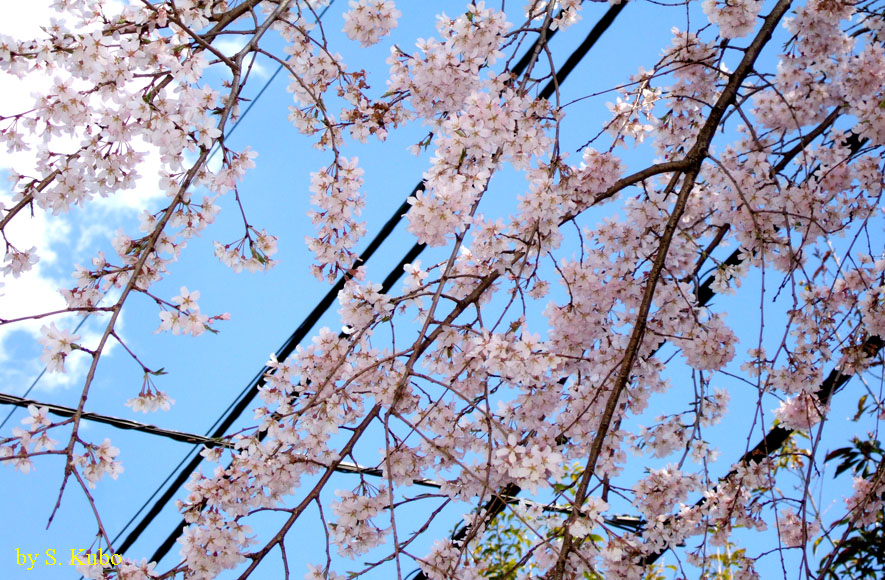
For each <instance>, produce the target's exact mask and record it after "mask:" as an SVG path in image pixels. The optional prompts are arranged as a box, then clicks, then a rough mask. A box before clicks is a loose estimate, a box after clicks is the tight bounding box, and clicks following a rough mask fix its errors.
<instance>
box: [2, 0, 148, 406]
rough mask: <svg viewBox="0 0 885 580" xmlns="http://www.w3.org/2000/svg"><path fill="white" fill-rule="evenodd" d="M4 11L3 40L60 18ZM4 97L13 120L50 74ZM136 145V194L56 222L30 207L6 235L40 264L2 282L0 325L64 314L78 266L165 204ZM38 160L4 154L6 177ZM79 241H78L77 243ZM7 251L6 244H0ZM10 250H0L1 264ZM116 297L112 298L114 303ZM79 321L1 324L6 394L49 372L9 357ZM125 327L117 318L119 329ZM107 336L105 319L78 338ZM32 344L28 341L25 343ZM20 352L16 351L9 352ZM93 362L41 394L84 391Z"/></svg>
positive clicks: (74, 363) (80, 360)
mask: <svg viewBox="0 0 885 580" xmlns="http://www.w3.org/2000/svg"><path fill="white" fill-rule="evenodd" d="M8 4H9V5H8V6H4V11H3V18H2V19H0V34H4V35H9V36H12V37H15V38H22V39H24V38H39V37H41V36H43V35H44V33H43V32H42V30H41V29H40V26H43V25H46V24H48V23H49V22H50V18H51V17H52V16H56V14H55V13H54V11H52V10H51V9H50V2H49V0H31V1H30V2H18V3H8ZM121 7H122V3H119V2H111V3H108V4H107V5H106V8H109V12H111V13H112V12H114V11H115V10H118V9H119V8H121ZM0 83H2V86H3V91H2V92H0V114H2V115H8V114H14V113H20V112H23V111H27V110H29V109H30V108H32V106H33V102H34V96H33V95H35V94H40V93H42V92H44V91H45V90H46V89H47V88H48V87H49V86H50V85H51V83H52V80H51V78H50V77H49V76H48V75H46V74H29V75H27V76H26V77H25V78H22V79H19V78H16V77H11V76H8V75H2V74H0ZM133 145H134V146H135V147H136V148H138V149H140V150H142V151H145V152H147V153H148V155H147V157H146V159H145V162H144V163H143V164H142V165H141V166H140V167H139V174H140V175H141V178H140V179H139V180H138V182H137V185H136V187H135V188H134V189H132V190H127V191H122V192H120V193H118V194H117V195H115V196H109V197H107V198H101V197H96V198H95V199H94V200H93V201H91V202H89V203H87V206H86V207H85V208H82V209H80V210H75V211H71V212H70V213H68V214H64V215H51V214H48V213H46V212H44V211H43V210H41V209H39V208H34V211H33V215H32V214H31V212H30V211H29V208H26V209H25V210H24V211H22V212H20V213H19V214H18V215H17V216H16V217H15V218H14V219H13V220H12V221H11V222H10V224H8V226H7V227H6V229H5V234H6V236H7V238H8V239H9V241H10V242H11V243H12V244H14V245H15V246H16V247H17V248H19V249H21V250H27V249H29V248H31V247H36V248H37V255H38V256H39V257H40V261H39V262H38V263H37V264H35V265H34V267H33V268H32V269H31V270H30V271H28V272H25V273H23V274H22V275H21V276H20V277H19V278H13V277H11V276H9V277H4V278H3V279H2V280H0V281H2V282H3V286H2V287H0V318H3V319H7V320H8V319H17V318H22V317H27V316H33V315H35V314H39V313H44V312H51V311H54V310H61V309H64V308H65V306H66V305H65V301H64V299H63V297H62V296H61V294H60V293H59V292H58V288H70V287H71V286H72V285H73V280H72V279H71V277H70V273H71V271H72V270H73V266H74V264H76V263H82V264H88V263H89V261H90V259H91V257H92V256H94V255H95V253H96V251H97V249H98V248H99V247H102V246H104V247H106V246H107V245H108V240H110V238H111V237H113V235H114V230H115V229H116V228H117V227H118V225H117V224H119V223H120V221H121V219H126V218H129V217H132V216H134V215H135V214H136V213H137V212H140V211H142V210H144V209H148V208H151V207H153V206H155V205H159V204H157V203H156V202H157V200H158V199H159V198H162V197H163V193H162V192H161V191H160V189H159V187H158V181H159V169H160V159H159V155H157V154H156V152H154V151H152V150H151V148H150V147H149V146H148V145H146V144H144V143H143V142H136V143H133ZM52 147H53V150H54V151H73V150H75V149H76V147H77V140H75V139H73V138H64V139H59V138H56V139H53V142H52ZM34 167H35V156H34V153H33V152H32V151H19V152H15V153H9V152H6V151H3V154H2V155H0V175H2V174H3V173H5V171H7V170H15V171H18V172H22V173H30V172H33V170H34ZM5 185H6V183H5V182H0V202H2V203H4V204H5V205H6V206H7V207H9V206H10V205H11V203H10V201H11V192H10V191H9V190H8V188H7V187H4V186H5ZM75 237H76V238H77V239H74V238H75ZM0 244H2V240H0ZM3 253H4V248H3V247H2V246H0V260H2V256H3ZM110 299H112V297H108V299H107V300H108V301H110ZM80 319H81V315H78V314H73V313H67V314H61V315H57V316H53V317H50V318H42V319H29V320H23V321H21V322H16V323H13V324H3V325H0V383H2V384H3V387H2V389H3V390H5V391H8V392H16V393H21V392H23V391H24V390H25V389H26V388H27V386H28V385H30V383H31V381H32V380H33V379H34V378H35V377H36V376H37V375H38V374H39V372H40V370H41V369H42V368H43V364H42V362H40V361H39V358H38V357H39V355H37V357H34V358H31V359H30V360H15V361H14V364H10V363H12V362H13V361H11V360H10V354H9V353H10V352H11V351H13V350H15V351H16V352H29V353H32V352H39V351H40V350H41V347H40V346H39V345H35V344H34V343H35V341H36V340H37V339H38V338H39V337H40V328H41V327H42V326H43V325H47V324H50V323H51V322H55V324H56V325H57V326H58V327H59V328H62V327H64V328H67V329H69V330H73V328H74V327H75V326H76V325H77V324H78V322H79V321H80ZM120 324H121V320H120V319H118V327H119V325H120ZM103 329H104V323H103V321H102V320H101V319H100V317H97V316H92V317H90V319H89V320H88V321H87V322H86V324H85V325H84V326H83V328H82V329H81V330H80V331H79V334H80V335H81V337H82V340H81V344H83V345H84V346H86V347H92V346H95V345H96V344H97V342H98V339H99V337H100V336H101V333H102V331H103ZM24 341H27V342H24ZM11 345H15V346H16V348H15V349H13V348H11ZM115 346H116V344H115V343H114V342H113V341H111V342H109V343H108V345H107V347H106V349H105V355H109V354H110V353H111V351H112V350H114V347H115ZM90 361H91V357H90V356H88V355H86V354H85V353H82V352H76V353H72V355H70V356H69V357H68V360H67V362H66V367H67V368H68V372H67V373H66V374H50V373H47V374H45V375H44V376H43V378H42V379H41V380H40V384H39V388H40V389H44V390H45V389H54V388H59V387H67V386H70V385H76V384H81V383H82V380H83V378H84V376H85V373H86V370H87V369H88V368H89V363H90Z"/></svg>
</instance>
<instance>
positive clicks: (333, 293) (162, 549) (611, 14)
mask: <svg viewBox="0 0 885 580" xmlns="http://www.w3.org/2000/svg"><path fill="white" fill-rule="evenodd" d="M625 5H626V1H625V2H623V3H622V4H620V5H618V6H613V7H611V8H610V9H609V10H608V11H607V12H606V14H605V15H604V16H603V17H602V19H601V20H600V21H599V22H598V23H597V24H596V25H595V26H594V27H593V28H592V29H591V31H590V33H589V34H588V36H587V38H586V39H585V40H584V42H582V43H581V45H580V46H579V47H578V48H577V49H576V50H575V51H574V52H573V53H572V55H571V56H569V58H568V59H567V60H566V64H565V65H564V66H563V67H562V68H561V69H560V70H559V71H557V72H556V74H555V75H554V78H553V79H552V80H551V81H550V82H549V83H547V85H546V86H545V87H544V88H543V89H542V90H541V92H540V94H539V95H540V97H541V98H548V97H549V96H550V95H552V94H553V93H554V92H555V90H556V87H557V86H558V85H559V84H561V83H562V82H564V81H565V79H566V78H567V77H568V75H569V74H570V73H571V71H572V70H573V69H574V67H575V66H576V65H577V63H578V62H579V61H580V60H581V58H583V56H584V55H586V53H587V52H588V51H589V50H590V48H591V47H592V46H593V45H594V44H595V43H596V41H597V40H598V39H599V37H601V35H602V33H603V32H605V30H606V29H607V28H608V27H609V26H610V24H611V22H612V21H613V20H614V18H615V17H616V16H617V15H618V14H619V13H620V12H621V10H622V9H623V8H624V6H625ZM557 30H558V28H556V29H553V30H550V29H548V30H547V34H546V40H545V42H546V41H549V40H550V39H551V38H552V37H553V36H554V35H555V34H556V32H557ZM540 43H541V38H540V37H539V38H538V39H537V40H536V41H535V42H534V43H533V44H532V46H531V47H530V48H529V49H528V51H527V52H526V53H525V54H524V55H523V56H522V58H520V60H519V61H518V62H517V63H516V65H514V67H513V69H512V72H513V73H514V74H515V75H519V74H521V73H522V72H523V71H524V70H525V68H526V67H527V66H528V64H529V62H531V59H532V56H533V55H534V53H535V50H536V48H537V47H538V46H539V44H540ZM423 190H424V183H423V182H420V183H418V184H417V185H416V186H415V188H414V189H413V190H412V193H411V194H409V196H408V197H412V196H414V195H415V194H416V193H417V192H419V191H423ZM408 197H407V199H406V200H405V201H404V202H403V203H402V205H400V207H399V208H397V211H396V212H395V213H394V215H393V216H391V218H390V219H389V220H388V222H387V223H386V224H385V226H384V228H382V231H381V232H379V235H378V236H376V238H375V239H374V240H372V243H371V244H370V245H369V247H368V248H367V250H366V252H363V253H362V254H361V258H362V259H361V260H360V261H359V262H360V263H362V262H365V261H366V260H368V258H369V257H370V256H371V254H372V253H374V251H375V250H376V249H377V247H378V246H380V244H381V242H382V241H383V240H384V238H386V237H387V236H388V235H389V233H390V232H392V231H393V229H394V227H395V226H396V224H397V223H399V221H400V220H401V219H402V217H403V216H404V215H405V214H406V212H407V211H408V209H409V207H410V206H409V203H408ZM382 234H383V237H382ZM425 247H426V246H425V244H421V243H416V244H415V245H413V246H412V248H411V249H410V250H409V251H408V252H407V253H406V255H405V256H404V257H403V258H402V259H401V260H400V262H399V263H398V264H397V265H396V266H395V267H394V268H393V269H392V270H391V271H390V273H389V274H388V275H387V277H386V278H385V279H384V282H383V283H382V293H386V292H388V291H389V290H390V288H391V287H392V286H393V284H395V283H396V281H397V280H398V279H399V278H400V277H401V276H402V274H403V266H405V265H406V264H409V263H411V262H413V261H414V260H415V258H417V257H418V255H420V254H421V252H422V251H423V250H424V248H425ZM370 249H371V251H370ZM346 280H347V277H344V278H342V279H341V280H339V281H338V283H337V284H336V285H335V286H334V287H333V288H332V290H330V291H329V293H327V294H326V296H325V297H324V298H323V299H322V300H321V301H320V302H319V303H318V304H317V306H316V307H315V308H314V309H313V310H312V311H311V314H310V315H308V317H307V318H305V321H304V322H302V324H301V325H300V326H299V327H298V330H296V332H295V333H293V334H292V336H290V337H289V339H288V340H287V341H286V343H285V344H284V345H283V347H282V348H281V349H280V352H278V354H277V358H278V360H284V358H285V357H287V356H288V355H289V354H291V352H292V351H294V348H295V346H297V344H298V343H299V342H300V341H301V340H303V338H305V337H306V334H307V332H308V331H309V330H310V327H312V326H313V324H314V322H310V325H309V326H307V325H306V323H307V322H308V321H309V320H312V319H313V318H314V317H313V315H314V314H315V313H317V312H318V311H319V310H320V309H321V310H322V311H325V310H326V309H327V308H328V307H329V306H331V304H332V303H333V302H334V300H335V298H337V295H338V291H339V290H340V289H341V288H343V286H344V283H345V282H346ZM320 315H321V313H320V314H319V315H317V316H316V318H317V319H318V318H319V316H320ZM302 329H304V332H299V331H301V330H302ZM271 371H272V369H270V368H268V367H265V368H264V369H262V371H261V372H260V373H259V374H258V375H256V378H255V379H253V381H252V383H250V386H249V387H247V388H246V389H245V394H244V396H243V397H242V399H241V400H240V401H239V402H238V403H237V405H236V406H235V408H234V410H233V411H232V412H231V415H230V416H228V417H227V418H226V419H225V421H224V422H223V423H222V426H221V427H219V429H218V430H216V432H218V431H221V433H220V434H219V435H217V436H221V435H223V434H224V431H225V430H226V429H227V427H229V426H230V424H232V423H233V422H234V421H235V420H236V418H237V417H239V415H240V414H241V413H242V412H243V411H245V409H246V408H248V405H249V403H251V401H252V400H253V399H254V398H255V396H256V395H257V394H258V387H259V386H260V385H261V384H263V382H264V375H265V374H266V373H268V372H271ZM253 385H254V386H253ZM200 461H201V458H200V456H199V455H198V456H196V457H194V458H193V460H191V462H189V463H188V465H187V466H186V467H185V469H184V470H183V471H182V472H181V473H180V474H179V475H178V477H176V479H175V481H174V482H173V483H172V485H171V486H170V487H169V489H167V491H166V493H164V494H163V496H162V497H161V498H160V499H158V500H157V501H156V502H155V503H154V506H153V507H152V508H151V511H150V512H149V513H148V514H147V515H146V516H145V519H144V520H142V522H140V523H139V525H138V526H137V527H136V529H135V530H133V532H132V533H130V535H129V537H127V538H126V541H125V542H124V543H123V544H122V545H121V547H120V548H119V549H118V551H119V552H122V551H124V550H125V549H126V548H128V547H129V546H130V545H131V544H132V543H133V542H134V541H135V539H137V537H138V536H139V535H140V534H141V533H142V532H143V530H144V529H145V528H146V527H147V525H148V524H149V523H150V521H151V520H153V519H154V518H155V517H156V515H157V514H158V513H159V512H160V511H161V510H162V508H163V506H164V505H165V504H166V503H168V502H169V501H170V500H171V498H172V496H174V494H175V492H176V491H177V490H178V488H179V487H181V485H183V484H184V483H185V481H187V478H188V477H189V476H190V473H191V472H193V471H194V470H195V469H196V467H197V465H199V463H200ZM185 525H186V523H185V522H184V521H183V520H182V522H181V523H180V525H179V526H178V527H177V528H176V529H175V530H173V531H172V533H170V535H169V536H168V537H167V538H166V540H165V541H164V542H163V543H162V544H161V545H160V546H159V547H158V548H157V550H156V552H154V554H153V556H152V557H151V560H152V561H156V562H159V561H160V560H161V559H162V558H163V557H164V556H165V555H166V554H167V553H168V552H169V550H170V549H171V548H172V546H173V545H174V544H175V540H176V539H177V537H178V536H179V535H180V533H181V528H182V527H183V526H185Z"/></svg>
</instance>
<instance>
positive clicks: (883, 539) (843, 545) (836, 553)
mask: <svg viewBox="0 0 885 580" xmlns="http://www.w3.org/2000/svg"><path fill="white" fill-rule="evenodd" d="M882 459H883V451H882V447H881V445H880V443H879V441H878V439H875V438H873V436H872V435H869V439H866V440H861V439H859V438H857V437H855V438H854V439H852V441H851V445H850V446H848V447H842V448H840V449H836V450H834V451H831V452H830V453H828V454H827V457H826V461H828V462H829V461H833V460H838V461H839V463H838V464H837V465H836V472H835V476H839V475H841V474H842V473H845V472H846V471H849V470H850V471H851V472H852V473H853V474H855V475H856V476H861V477H864V478H868V477H870V476H871V475H873V474H874V473H875V472H876V470H877V469H878V467H879V465H880V464H881V462H882ZM849 517H850V516H849ZM883 520H885V518H883V513H882V511H881V510H880V511H879V513H878V514H877V515H876V521H875V522H873V523H872V524H870V525H868V526H865V527H855V526H852V525H851V521H850V519H849V518H846V519H844V520H842V521H840V522H839V523H838V525H837V528H836V529H840V528H843V527H844V528H845V531H844V532H843V533H842V535H843V536H845V538H844V540H843V541H838V540H837V541H836V544H835V546H834V548H833V549H832V550H831V551H830V552H828V553H826V554H825V555H824V556H823V557H822V558H821V564H820V569H819V572H820V574H821V577H822V578H823V577H828V578H833V579H834V580H835V579H839V578H854V579H858V580H859V579H864V578H875V579H878V578H883V577H885V521H883ZM836 538H839V536H836ZM822 539H823V538H820V539H818V540H817V541H816V542H815V544H814V547H815V549H817V547H818V546H819V544H820V542H821V540H822Z"/></svg>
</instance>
